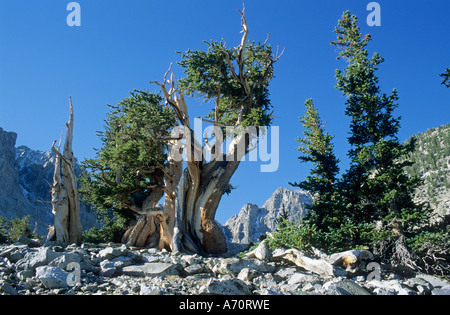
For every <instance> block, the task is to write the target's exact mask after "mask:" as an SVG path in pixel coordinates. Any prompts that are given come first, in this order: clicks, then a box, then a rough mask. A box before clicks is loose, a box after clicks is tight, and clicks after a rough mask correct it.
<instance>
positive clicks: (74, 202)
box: [47, 99, 82, 244]
mask: <svg viewBox="0 0 450 315" xmlns="http://www.w3.org/2000/svg"><path fill="white" fill-rule="evenodd" d="M66 126H67V132H66V140H65V143H64V151H63V153H62V154H61V153H60V149H61V140H62V139H61V140H60V142H59V148H58V149H56V148H55V143H56V141H55V142H53V145H52V151H53V152H54V153H55V154H56V160H55V172H54V174H53V186H52V191H51V192H52V201H51V204H52V213H53V214H54V216H55V217H54V226H53V227H50V231H49V234H48V236H47V240H49V241H57V242H58V243H61V244H81V240H82V227H81V219H80V202H79V196H78V186H77V177H76V176H75V158H74V154H73V151H72V142H73V127H74V120H73V107H72V99H70V117H69V121H68V122H67V124H66Z"/></svg>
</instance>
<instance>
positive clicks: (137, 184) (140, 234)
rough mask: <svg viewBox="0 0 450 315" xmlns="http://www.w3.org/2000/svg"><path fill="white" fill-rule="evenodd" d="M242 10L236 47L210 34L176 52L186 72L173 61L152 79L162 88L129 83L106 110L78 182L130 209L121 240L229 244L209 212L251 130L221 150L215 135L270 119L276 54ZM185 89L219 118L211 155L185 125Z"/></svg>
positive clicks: (208, 249)
mask: <svg viewBox="0 0 450 315" xmlns="http://www.w3.org/2000/svg"><path fill="white" fill-rule="evenodd" d="M244 11H245V9H244V10H242V11H239V12H240V14H241V25H242V33H243V36H242V39H241V42H240V44H239V45H238V46H237V47H236V48H227V47H226V46H225V44H224V43H222V42H215V41H211V42H209V43H207V45H208V50H207V51H198V50H193V51H192V50H189V51H187V52H186V53H183V54H181V55H182V61H181V62H180V63H179V64H180V65H181V66H182V67H183V68H184V73H185V77H184V78H183V79H182V80H180V81H177V80H176V79H175V77H174V75H173V73H172V74H171V75H169V73H170V70H171V69H169V71H168V72H167V73H166V74H165V76H164V78H163V81H161V82H152V83H155V84H156V85H157V86H159V88H160V90H161V92H162V94H155V93H149V92H147V91H135V92H133V93H132V94H131V96H130V97H129V98H127V99H125V100H123V101H122V102H121V103H120V104H119V105H117V106H113V111H112V112H111V113H110V114H109V115H108V118H107V120H106V130H105V131H104V132H101V133H99V135H100V138H101V140H102V147H101V149H100V150H98V152H97V157H96V158H95V159H92V160H87V161H85V162H84V165H85V167H86V169H87V170H88V171H89V174H87V175H85V176H83V179H82V186H83V194H84V196H85V198H86V200H88V201H89V202H90V203H92V204H93V205H94V206H95V207H96V208H97V209H99V210H102V211H104V212H109V213H116V214H117V213H120V214H121V215H122V216H126V217H127V220H128V224H129V227H128V229H127V230H126V232H125V233H124V235H123V238H122V241H123V242H126V243H128V244H130V245H134V246H148V247H158V248H160V249H162V248H165V249H167V250H171V251H184V252H194V253H199V254H214V253H223V252H226V250H227V246H226V241H225V237H224V235H223V234H222V231H221V229H220V228H219V226H218V225H217V224H216V222H215V214H216V210H217V208H218V205H219V202H220V200H221V198H222V196H223V194H224V193H227V192H229V191H230V188H231V185H230V184H229V182H230V180H231V177H232V176H233V174H234V173H235V172H236V170H237V168H238V166H239V164H240V161H241V157H242V155H245V154H247V153H248V152H249V151H250V150H251V143H252V141H251V140H252V139H250V137H251V135H250V136H249V135H248V134H244V133H237V134H235V135H234V139H233V141H232V142H230V144H229V145H228V147H227V148H225V149H226V151H225V152H226V153H222V141H221V140H222V139H219V138H218V137H217V135H218V134H220V133H219V129H220V130H221V131H222V130H223V128H224V127H225V126H240V127H246V126H255V127H259V126H270V124H271V121H272V117H271V113H270V109H271V104H270V99H269V91H268V86H269V83H270V81H271V79H272V77H273V72H274V64H275V62H276V61H277V60H278V59H279V57H280V56H281V55H282V53H281V54H279V52H278V50H277V52H276V53H275V54H274V52H273V49H272V47H271V46H270V45H267V40H266V42H265V43H263V44H259V43H258V44H255V42H248V40H247V38H248V28H247V22H246V18H245V14H244V13H245V12H244ZM191 95H192V96H194V95H195V96H201V97H203V98H204V100H205V101H214V102H215V108H214V109H213V110H212V112H211V113H210V114H208V115H206V117H205V118H204V119H203V121H204V122H205V121H206V122H207V123H210V124H212V126H214V128H215V129H214V132H213V135H212V137H209V139H207V141H205V142H206V145H205V146H206V147H207V148H209V149H210V151H211V153H212V156H213V158H212V159H211V161H208V162H207V161H206V160H205V159H204V155H202V151H203V150H202V144H200V143H198V142H197V141H198V140H197V139H198V137H196V135H194V131H193V128H192V127H191V121H190V117H189V112H188V106H187V103H186V100H185V96H191ZM179 127H181V128H179ZM176 130H178V131H179V130H182V132H176ZM197 136H199V135H197ZM227 144H228V143H227ZM238 148H239V149H238ZM174 149H175V151H174ZM174 152H175V155H177V154H178V155H179V154H180V153H182V152H183V153H185V155H186V160H187V161H186V162H184V163H183V161H180V160H179V159H176V158H174V155H173V153H174ZM225 154H226V155H227V156H228V158H227V157H226V155H225ZM199 156H200V157H202V156H203V159H200V160H199V159H198V157H199ZM195 157H197V158H195ZM229 157H232V158H229ZM163 197H164V208H160V207H159V206H158V203H159V201H160V200H161V199H162V198H163Z"/></svg>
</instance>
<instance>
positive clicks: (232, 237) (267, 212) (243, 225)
mask: <svg viewBox="0 0 450 315" xmlns="http://www.w3.org/2000/svg"><path fill="white" fill-rule="evenodd" d="M311 203H312V197H311V195H310V194H309V193H307V192H305V191H301V190H294V189H286V188H278V189H277V190H276V191H275V192H274V193H273V194H272V196H271V197H270V198H269V199H268V200H267V201H266V202H265V203H264V205H263V206H262V207H258V206H257V205H255V204H251V203H248V204H246V205H245V206H244V207H243V208H242V209H241V210H240V212H239V213H238V214H237V215H234V216H232V217H231V218H230V219H228V221H227V222H226V223H225V225H224V227H223V228H224V234H225V236H226V238H227V241H228V247H229V251H231V252H236V251H239V250H242V249H243V248H245V247H248V245H249V244H251V243H255V242H258V240H259V238H260V237H261V236H263V235H266V233H267V232H274V231H275V230H276V228H277V226H276V225H277V221H276V220H277V219H278V218H280V216H281V214H282V212H283V207H284V211H285V212H286V214H287V216H288V219H289V220H290V221H292V222H298V221H300V220H301V218H302V217H303V216H304V215H305V214H307V209H306V206H307V205H309V204H311Z"/></svg>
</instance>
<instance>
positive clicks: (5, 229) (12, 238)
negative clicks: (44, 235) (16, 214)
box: [0, 216, 39, 244]
mask: <svg viewBox="0 0 450 315" xmlns="http://www.w3.org/2000/svg"><path fill="white" fill-rule="evenodd" d="M29 223H30V216H26V217H24V218H22V219H19V218H15V219H12V220H7V219H5V218H4V217H0V244H2V243H14V242H16V241H17V240H18V239H19V237H20V236H25V237H27V238H33V239H39V236H38V235H37V234H36V233H34V232H33V231H31V229H30V225H29Z"/></svg>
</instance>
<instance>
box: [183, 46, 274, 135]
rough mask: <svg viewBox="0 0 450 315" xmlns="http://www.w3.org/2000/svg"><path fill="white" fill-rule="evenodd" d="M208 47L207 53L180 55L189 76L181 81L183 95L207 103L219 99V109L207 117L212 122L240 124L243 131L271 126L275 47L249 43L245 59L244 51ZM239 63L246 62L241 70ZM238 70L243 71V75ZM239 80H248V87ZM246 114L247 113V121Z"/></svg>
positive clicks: (196, 51)
mask: <svg viewBox="0 0 450 315" xmlns="http://www.w3.org/2000/svg"><path fill="white" fill-rule="evenodd" d="M205 44H206V45H207V46H208V49H207V51H202V50H188V51H187V52H185V53H180V54H181V56H182V61H181V62H179V64H180V65H181V66H182V67H183V68H184V74H185V77H184V78H182V79H181V80H180V89H181V90H182V91H183V93H184V94H185V95H190V96H200V97H202V98H203V100H204V101H205V102H209V101H211V100H214V99H216V98H219V102H218V108H217V109H213V110H212V111H211V112H210V113H209V114H208V115H206V117H205V118H207V119H208V120H211V121H214V120H215V119H217V122H218V123H220V124H223V125H225V126H235V125H236V123H237V122H239V125H240V126H242V127H247V126H255V127H259V126H270V125H271V124H272V118H271V112H270V110H271V109H272V105H271V103H270V94H269V83H270V81H271V80H272V78H273V77H274V64H275V62H276V59H274V57H273V49H272V46H271V45H266V44H261V43H256V42H251V41H249V42H248V43H247V44H246V46H245V50H244V52H243V55H244V56H242V57H241V56H239V54H240V52H241V51H240V50H238V49H235V48H228V47H226V45H225V43H223V42H217V41H211V42H205ZM238 60H242V65H239V67H238ZM230 65H231V66H232V67H231V66H230ZM235 68H236V69H238V68H239V73H236V70H235ZM244 73H245V74H244ZM238 76H242V77H245V80H246V82H248V86H245V87H244V86H242V84H241V83H240V82H239V81H238V80H237V79H236V77H238ZM249 95H252V97H249ZM242 113H245V117H244V118H243V119H242V118H241V117H240V116H241V115H242ZM240 119H242V121H240Z"/></svg>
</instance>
